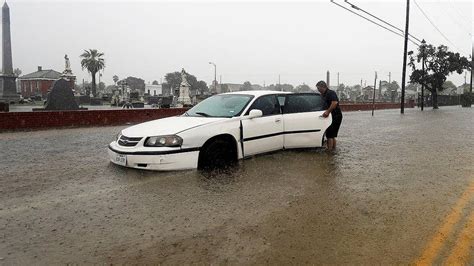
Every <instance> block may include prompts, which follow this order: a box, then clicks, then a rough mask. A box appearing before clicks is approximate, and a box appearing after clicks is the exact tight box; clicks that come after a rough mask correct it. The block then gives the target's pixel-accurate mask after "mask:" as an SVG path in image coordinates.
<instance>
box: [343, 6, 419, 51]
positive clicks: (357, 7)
mask: <svg viewBox="0 0 474 266" xmlns="http://www.w3.org/2000/svg"><path fill="white" fill-rule="evenodd" d="M344 2H346V3H347V4H349V5H350V6H351V7H352V8H354V9H356V10H360V11H362V12H364V13H365V14H367V15H369V16H371V17H373V18H375V19H377V20H379V21H381V22H383V23H385V24H387V25H389V26H390V27H392V28H395V29H397V30H398V31H400V32H401V33H402V34H405V32H404V31H403V30H402V29H400V28H398V27H397V26H394V25H392V24H391V23H389V22H387V21H385V20H383V19H381V18H379V17H377V16H375V15H373V14H371V13H369V12H367V11H365V10H364V9H362V8H360V7H359V6H356V5H355V4H353V3H351V2H349V1H347V0H345V1H344ZM408 36H410V37H412V38H413V39H415V40H417V41H419V42H420V43H421V42H422V40H420V39H419V38H416V37H415V36H413V35H412V34H410V33H408Z"/></svg>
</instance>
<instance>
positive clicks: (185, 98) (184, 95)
mask: <svg viewBox="0 0 474 266" xmlns="http://www.w3.org/2000/svg"><path fill="white" fill-rule="evenodd" d="M177 103H178V104H181V105H183V106H185V105H191V97H189V87H188V86H181V87H180V88H179V98H178V101H177Z"/></svg>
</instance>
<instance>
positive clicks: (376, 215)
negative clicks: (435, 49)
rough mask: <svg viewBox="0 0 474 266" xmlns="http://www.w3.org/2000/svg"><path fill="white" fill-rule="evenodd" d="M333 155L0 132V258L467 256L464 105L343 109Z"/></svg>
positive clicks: (470, 159) (266, 260)
mask: <svg viewBox="0 0 474 266" xmlns="http://www.w3.org/2000/svg"><path fill="white" fill-rule="evenodd" d="M344 115H345V117H344V120H343V124H342V127H341V131H340V136H339V138H338V150H337V152H336V153H335V154H328V153H326V152H324V151H322V150H298V151H282V152H277V153H273V154H269V155H264V156H258V157H254V158H251V159H248V160H245V161H241V162H240V164H239V165H238V166H236V167H234V168H232V169H230V170H228V171H223V172H221V173H208V172H201V171H181V172H144V171H138V170H134V169H125V168H121V167H119V166H115V165H113V164H110V163H109V162H108V158H107V153H106V147H107V144H108V143H109V142H110V141H111V140H112V139H113V138H114V136H115V135H116V133H117V132H118V131H119V130H120V129H121V128H124V127H104V128H81V129H63V130H49V131H34V132H15V133H2V134H0V148H1V153H0V176H1V178H0V264H7V265H9V264H33V263H34V264H64V263H80V264H84V263H163V264H190V263H200V264H202V263H205V264H208V263H212V264H409V263H416V262H421V263H438V264H439V263H449V262H461V263H466V264H471V265H472V264H474V243H473V239H472V237H473V235H474V233H473V232H474V218H473V217H474V149H473V147H474V137H473V131H474V109H472V108H470V109H467V108H460V107H443V108H442V109H440V110H436V111H433V110H426V111H424V112H420V111H419V110H416V109H408V110H406V114H405V115H403V116H401V115H400V114H399V111H398V110H386V111H376V113H375V117H371V116H370V112H353V113H345V114H344Z"/></svg>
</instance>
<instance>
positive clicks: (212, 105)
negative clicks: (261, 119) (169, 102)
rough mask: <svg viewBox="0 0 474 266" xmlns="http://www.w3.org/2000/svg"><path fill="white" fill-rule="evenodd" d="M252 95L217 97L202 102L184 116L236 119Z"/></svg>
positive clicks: (224, 95)
mask: <svg viewBox="0 0 474 266" xmlns="http://www.w3.org/2000/svg"><path fill="white" fill-rule="evenodd" d="M252 98H253V96H252V95H246V94H221V95H215V96H212V97H209V98H207V99H205V100H204V101H202V102H200V103H199V104H197V105H196V106H194V107H193V108H191V109H190V110H188V111H187V112H186V113H185V114H184V115H186V116H201V117H234V116H238V115H240V114H241V113H242V111H243V109H244V108H245V106H247V104H248V103H249V102H250V100H251V99H252Z"/></svg>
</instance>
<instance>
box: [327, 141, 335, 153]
mask: <svg viewBox="0 0 474 266" xmlns="http://www.w3.org/2000/svg"><path fill="white" fill-rule="evenodd" d="M327 144H328V151H332V150H333V149H334V139H333V138H328V143H327Z"/></svg>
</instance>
